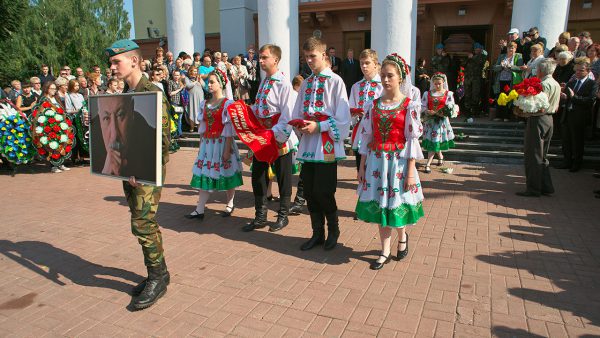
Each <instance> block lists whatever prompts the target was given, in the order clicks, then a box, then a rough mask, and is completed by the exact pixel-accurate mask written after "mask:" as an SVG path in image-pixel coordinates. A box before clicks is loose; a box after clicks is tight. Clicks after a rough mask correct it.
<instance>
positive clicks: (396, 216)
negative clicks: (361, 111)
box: [356, 98, 424, 227]
mask: <svg viewBox="0 0 600 338" xmlns="http://www.w3.org/2000/svg"><path fill="white" fill-rule="evenodd" d="M418 108H419V105H418V104H417V103H414V102H413V101H411V100H410V99H409V98H405V99H404V100H403V101H402V102H401V103H395V104H393V105H390V106H387V105H383V104H382V103H381V102H380V100H379V99H377V100H375V101H373V102H372V103H369V104H368V107H367V109H366V110H365V116H364V118H363V120H362V122H361V133H362V143H361V146H360V150H359V151H360V153H361V154H362V155H363V156H367V160H366V162H365V163H366V169H365V182H364V183H363V184H362V185H361V186H359V190H358V195H359V197H358V202H357V204H356V215H357V217H358V218H359V219H361V220H363V221H365V222H368V223H376V224H381V226H384V227H385V226H390V227H404V226H406V225H409V224H415V223H416V222H417V221H418V220H419V218H421V217H422V216H423V215H424V213H423V206H422V202H423V191H422V190H421V182H420V180H419V177H418V174H417V171H416V170H415V172H414V174H415V175H417V176H416V177H415V180H416V188H414V189H413V190H409V191H405V190H404V181H405V179H406V176H407V174H408V166H407V165H408V160H409V159H412V158H414V159H422V158H423V152H422V151H421V147H420V146H419V137H421V135H422V134H423V126H422V125H421V121H420V119H419V110H418Z"/></svg>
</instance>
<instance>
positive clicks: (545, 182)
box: [525, 115, 554, 194]
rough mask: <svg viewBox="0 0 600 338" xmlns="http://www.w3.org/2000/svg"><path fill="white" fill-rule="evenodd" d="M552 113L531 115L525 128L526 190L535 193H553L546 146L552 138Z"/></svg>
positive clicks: (548, 145) (547, 146)
mask: <svg viewBox="0 0 600 338" xmlns="http://www.w3.org/2000/svg"><path fill="white" fill-rule="evenodd" d="M552 130H553V122H552V115H543V116H533V117H530V118H528V119H527V127H526V128H525V178H526V182H527V191H529V192H533V193H536V194H541V193H550V194H551V193H554V187H553V186H552V178H551V177H550V169H549V163H548V158H547V156H548V148H549V147H550V140H551V139H552Z"/></svg>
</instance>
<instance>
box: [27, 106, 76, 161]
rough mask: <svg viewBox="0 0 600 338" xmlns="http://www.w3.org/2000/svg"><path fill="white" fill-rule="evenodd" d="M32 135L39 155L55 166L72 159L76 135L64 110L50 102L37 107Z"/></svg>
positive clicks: (34, 111) (33, 119) (33, 115)
mask: <svg viewBox="0 0 600 338" xmlns="http://www.w3.org/2000/svg"><path fill="white" fill-rule="evenodd" d="M31 135H32V136H33V144H34V145H35V146H36V148H37V153H38V155H40V156H41V157H45V158H46V159H47V160H48V161H50V163H52V164H54V165H61V164H62V163H63V162H64V160H65V159H68V158H70V157H71V150H72V148H73V147H74V146H75V135H74V134H73V126H72V122H71V120H69V119H68V118H67V117H66V114H65V112H64V110H63V109H62V108H60V107H57V106H55V105H53V104H51V103H50V102H48V101H45V102H42V103H41V104H39V105H37V106H36V107H35V109H34V110H33V113H32V114H31Z"/></svg>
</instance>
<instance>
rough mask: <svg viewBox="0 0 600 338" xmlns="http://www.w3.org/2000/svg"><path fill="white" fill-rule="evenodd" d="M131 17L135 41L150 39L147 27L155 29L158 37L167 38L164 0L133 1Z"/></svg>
mask: <svg viewBox="0 0 600 338" xmlns="http://www.w3.org/2000/svg"><path fill="white" fill-rule="evenodd" d="M133 16H134V18H135V20H134V25H135V27H134V28H135V38H136V40H138V39H149V38H151V37H150V36H149V35H148V27H152V28H157V29H158V30H159V31H160V35H159V37H164V36H167V17H166V7H165V0H133ZM150 21H151V22H152V23H150Z"/></svg>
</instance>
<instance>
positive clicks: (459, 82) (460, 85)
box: [454, 66, 465, 100]
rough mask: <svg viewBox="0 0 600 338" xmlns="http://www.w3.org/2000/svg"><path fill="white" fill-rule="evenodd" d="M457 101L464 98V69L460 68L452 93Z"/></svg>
mask: <svg viewBox="0 0 600 338" xmlns="http://www.w3.org/2000/svg"><path fill="white" fill-rule="evenodd" d="M454 93H455V94H456V98H457V99H458V100H460V99H462V98H463V97H464V96H465V67H463V66H460V69H459V70H458V77H457V78H456V90H455V91H454Z"/></svg>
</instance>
